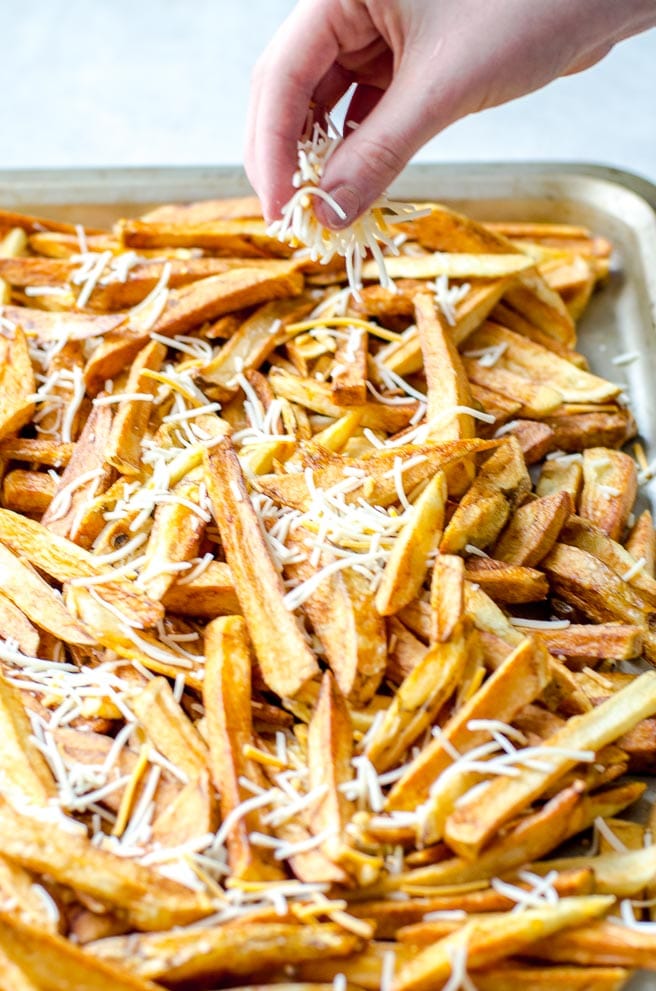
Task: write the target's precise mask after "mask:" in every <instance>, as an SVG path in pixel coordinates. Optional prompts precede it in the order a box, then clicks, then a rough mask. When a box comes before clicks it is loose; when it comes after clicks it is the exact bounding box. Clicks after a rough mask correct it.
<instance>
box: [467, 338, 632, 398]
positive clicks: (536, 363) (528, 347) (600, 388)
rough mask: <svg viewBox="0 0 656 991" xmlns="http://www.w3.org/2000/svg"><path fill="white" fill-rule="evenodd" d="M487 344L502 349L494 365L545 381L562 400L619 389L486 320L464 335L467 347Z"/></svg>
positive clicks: (607, 395) (603, 395)
mask: <svg viewBox="0 0 656 991" xmlns="http://www.w3.org/2000/svg"><path fill="white" fill-rule="evenodd" d="M489 348H498V349H499V350H501V352H502V353H501V354H500V357H499V358H498V360H497V362H496V363H495V365H494V368H506V369H507V370H508V371H512V372H516V373H517V374H518V375H520V376H522V377H526V378H528V379H529V380H530V381H532V382H535V383H543V384H545V385H548V386H550V387H551V388H553V389H555V390H556V391H557V392H559V393H560V395H561V396H562V398H563V400H564V401H565V402H570V403H576V402H588V403H589V402H592V403H595V402H597V403H604V402H608V401H609V400H611V399H614V398H615V397H616V396H617V395H619V392H620V391H621V390H620V387H619V386H617V385H615V384H614V383H613V382H606V381H605V380H604V379H602V378H599V377H598V376H597V375H591V374H590V372H586V371H584V370H582V369H581V368H577V367H576V365H573V364H572V363H571V362H569V361H566V360H564V359H563V358H560V357H559V356H558V355H557V354H554V352H553V351H549V350H547V348H544V347H542V345H540V344H537V343H536V342H535V341H531V340H529V339H527V338H526V337H523V336H522V335H521V334H516V333H515V332H514V331H512V330H508V328H506V327H502V326H501V325H500V324H497V323H493V322H491V321H486V322H485V323H484V324H483V325H482V327H480V328H479V329H478V330H477V331H476V332H475V333H474V334H472V335H471V336H470V337H469V338H468V340H467V351H469V350H470V349H471V350H486V349H489ZM465 353H466V352H465Z"/></svg>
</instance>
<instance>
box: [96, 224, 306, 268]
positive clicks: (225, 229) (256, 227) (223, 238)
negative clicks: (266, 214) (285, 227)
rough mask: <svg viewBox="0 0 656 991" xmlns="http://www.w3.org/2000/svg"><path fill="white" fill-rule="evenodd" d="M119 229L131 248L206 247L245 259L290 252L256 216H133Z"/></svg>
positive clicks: (122, 240)
mask: <svg viewBox="0 0 656 991" xmlns="http://www.w3.org/2000/svg"><path fill="white" fill-rule="evenodd" d="M115 233H116V234H117V235H118V237H119V238H120V240H121V242H122V243H123V244H124V245H125V246H126V247H128V248H189V247H194V248H205V249H207V250H209V251H212V252H214V253H215V254H217V255H222V254H223V255H237V256H239V257H241V258H244V259H247V258H264V257H267V256H268V257H270V256H271V255H274V256H275V255H281V256H283V257H284V256H285V255H288V254H290V249H289V247H288V246H287V245H285V244H282V243H281V242H280V241H279V240H278V239H277V238H275V237H271V236H269V235H267V233H266V224H265V223H264V221H263V220H261V219H259V218H256V217H253V218H249V219H246V220H244V219H243V218H241V217H239V218H235V219H220V220H219V219H212V220H204V221H202V222H195V223H194V222H193V221H192V220H190V219H187V220H184V221H183V220H182V219H180V217H177V218H176V220H175V222H171V221H170V220H169V221H168V222H166V221H163V220H152V219H151V220H144V219H139V218H133V219H130V220H120V221H119V222H118V224H117V225H116V227H115Z"/></svg>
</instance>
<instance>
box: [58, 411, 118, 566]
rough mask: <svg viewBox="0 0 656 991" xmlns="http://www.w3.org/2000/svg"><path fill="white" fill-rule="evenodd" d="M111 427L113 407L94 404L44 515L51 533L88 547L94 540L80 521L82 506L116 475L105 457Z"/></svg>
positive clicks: (101, 490)
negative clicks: (91, 539)
mask: <svg viewBox="0 0 656 991" xmlns="http://www.w3.org/2000/svg"><path fill="white" fill-rule="evenodd" d="M111 431H112V411H111V407H109V406H96V407H94V408H93V409H92V410H91V413H90V414H89V416H88V417H87V420H86V422H85V424H84V427H83V428H82V432H81V433H80V436H79V438H78V441H77V443H76V445H75V450H74V452H73V455H72V457H71V460H70V461H69V463H68V464H67V466H66V468H65V469H64V471H63V472H62V474H61V476H60V480H59V484H58V485H57V490H56V492H55V494H54V497H53V500H52V502H51V503H50V505H49V507H48V509H47V510H46V512H45V513H44V515H43V517H42V519H41V522H42V523H43V525H44V526H47V527H48V529H49V530H51V531H52V533H57V534H59V535H60V536H61V537H69V538H70V539H71V540H73V541H74V542H75V543H79V544H81V546H84V547H88V546H89V545H90V542H91V541H90V539H89V537H90V535H89V534H87V533H85V531H84V529H83V527H82V525H81V524H82V520H81V514H80V510H81V508H82V507H84V506H85V505H86V504H87V502H88V501H89V500H90V499H91V498H93V496H94V495H95V494H96V493H97V492H99V491H100V492H103V491H105V490H106V489H107V488H109V486H110V485H111V483H112V481H113V480H114V477H115V473H114V470H113V468H112V467H111V465H109V464H108V463H107V461H106V452H107V445H108V443H109V441H110V437H111ZM85 478H86V479H87V481H86V482H85ZM85 538H86V539H85Z"/></svg>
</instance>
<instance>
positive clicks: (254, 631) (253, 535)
mask: <svg viewBox="0 0 656 991" xmlns="http://www.w3.org/2000/svg"><path fill="white" fill-rule="evenodd" d="M206 481H207V489H208V492H209V495H210V499H211V501H212V506H213V509H214V515H215V518H216V519H217V522H218V524H219V529H220V530H221V536H222V539H223V541H224V546H225V549H226V557H227V561H228V564H229V566H230V569H231V571H232V573H233V577H234V581H235V588H236V590H237V595H238V596H239V603H240V606H241V608H242V610H243V613H244V616H245V618H246V622H247V625H248V630H249V634H250V637H251V640H252V642H253V646H254V648H255V653H256V655H257V658H258V661H259V663H260V666H261V667H262V672H263V675H264V678H265V680H266V681H267V684H268V685H269V687H270V688H271V689H272V690H273V691H274V692H276V693H277V694H279V695H281V696H286V695H290V696H294V695H296V694H297V693H298V691H299V690H300V689H301V688H302V687H303V685H304V684H305V682H306V681H309V680H310V679H311V678H312V677H314V675H315V674H316V672H317V670H318V667H317V663H316V661H315V659H314V657H313V655H312V653H311V651H310V650H309V649H308V647H307V645H306V644H305V641H304V640H303V637H302V635H301V631H300V628H299V626H298V623H297V621H296V620H295V618H294V617H293V616H292V614H291V613H290V612H289V611H288V610H287V609H286V608H285V605H284V603H283V589H282V582H281V580H280V576H279V575H278V573H277V572H276V570H275V568H274V566H273V562H272V561H271V557H270V555H269V551H268V550H267V547H266V544H265V543H264V538H263V537H262V533H261V531H260V528H259V523H258V520H257V517H256V516H255V513H254V511H253V508H252V505H251V502H250V499H249V496H248V491H247V489H246V483H245V481H244V477H243V475H242V472H241V468H240V466H239V462H238V460H237V456H236V454H235V453H234V450H233V449H232V448H231V446H230V445H229V443H228V442H227V441H221V442H220V443H219V444H218V445H217V446H216V447H214V448H213V450H212V451H211V452H210V453H209V454H208V456H207V461H206ZM270 622H273V623H274V626H275V628H276V630H277V633H278V636H277V638H276V641H275V642H272V641H271V639H270V637H269V635H268V624H269V623H270ZM289 657H293V658H294V669H293V670H292V669H290V668H289V667H288V664H287V658H289Z"/></svg>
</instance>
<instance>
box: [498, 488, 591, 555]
mask: <svg viewBox="0 0 656 991" xmlns="http://www.w3.org/2000/svg"><path fill="white" fill-rule="evenodd" d="M573 508H574V507H573V503H572V499H571V496H570V495H569V493H568V492H567V491H564V492H560V491H559V492H554V493H553V495H548V496H544V497H543V498H541V499H535V500H534V501H532V502H527V503H526V504H525V505H524V506H520V507H519V509H517V510H516V511H515V514H514V515H513V517H512V519H511V520H510V522H509V524H508V526H507V527H506V528H505V529H504V530H503V531H502V533H501V536H500V537H499V539H498V540H497V542H496V544H495V545H494V556H495V558H498V559H499V561H505V562H506V564H516V565H520V566H522V567H528V568H530V567H535V565H536V564H539V562H540V561H541V560H542V558H543V557H544V556H545V555H546V554H548V553H549V551H550V550H551V548H552V547H553V545H554V544H555V542H556V540H557V539H558V534H559V533H560V531H561V529H562V527H563V525H564V523H565V521H566V520H567V518H568V517H569V515H570V514H571V512H572V510H573Z"/></svg>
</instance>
